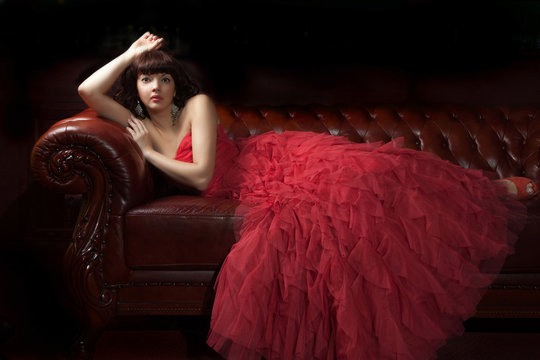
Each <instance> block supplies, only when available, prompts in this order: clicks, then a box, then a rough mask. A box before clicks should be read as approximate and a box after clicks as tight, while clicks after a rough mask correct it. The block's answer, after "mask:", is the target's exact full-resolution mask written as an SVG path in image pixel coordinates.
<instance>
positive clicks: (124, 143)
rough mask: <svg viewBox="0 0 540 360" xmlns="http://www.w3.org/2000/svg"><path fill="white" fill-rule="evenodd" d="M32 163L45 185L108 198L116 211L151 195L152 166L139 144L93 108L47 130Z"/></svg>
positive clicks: (34, 170) (112, 208)
mask: <svg viewBox="0 0 540 360" xmlns="http://www.w3.org/2000/svg"><path fill="white" fill-rule="evenodd" d="M31 168H32V173H33V175H34V178H35V179H37V180H38V181H39V182H40V183H42V184H43V185H45V186H46V187H48V188H50V189H52V190H56V191H60V192H64V193H68V194H81V193H82V194H86V195H87V196H88V197H89V199H88V200H89V201H92V200H91V199H95V200H96V201H98V202H102V201H105V202H108V203H109V205H110V206H109V207H108V208H107V211H108V212H109V213H111V214H114V215H123V214H124V213H125V212H126V211H127V210H129V209H130V208H132V207H134V206H136V205H138V204H140V203H142V202H144V201H147V200H149V199H151V198H153V197H154V188H153V181H152V177H151V173H150V168H149V166H148V165H147V163H146V161H145V159H144V157H143V155H142V153H141V151H140V149H139V147H138V145H137V144H136V143H135V141H134V140H133V139H132V138H131V136H130V135H129V134H128V133H127V132H126V130H125V129H123V128H122V126H120V125H118V124H116V123H114V122H112V121H109V120H104V119H102V118H100V117H98V116H97V115H96V113H95V112H94V111H92V110H91V109H87V110H85V111H83V112H81V113H79V114H77V115H75V116H73V117H71V118H68V119H65V120H61V121H59V122H57V123H56V124H54V125H53V126H52V127H51V128H50V129H49V130H48V131H47V132H45V134H43V135H42V136H41V137H40V139H39V140H38V141H37V142H36V144H35V145H34V148H33V150H32V155H31ZM104 196H105V197H106V198H108V199H110V200H106V199H105V198H104Z"/></svg>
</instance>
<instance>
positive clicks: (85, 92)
mask: <svg viewBox="0 0 540 360" xmlns="http://www.w3.org/2000/svg"><path fill="white" fill-rule="evenodd" d="M77 92H78V93H79V96H80V97H81V98H82V99H83V100H85V101H86V99H88V97H89V96H90V91H89V89H88V86H86V85H85V83H82V84H80V85H79V87H78V88H77Z"/></svg>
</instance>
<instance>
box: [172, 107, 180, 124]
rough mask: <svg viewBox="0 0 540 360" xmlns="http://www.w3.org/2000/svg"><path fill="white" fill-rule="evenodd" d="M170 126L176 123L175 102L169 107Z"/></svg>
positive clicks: (176, 108)
mask: <svg viewBox="0 0 540 360" xmlns="http://www.w3.org/2000/svg"><path fill="white" fill-rule="evenodd" d="M171 118H172V126H174V125H176V119H177V118H178V106H176V104H175V103H173V104H172V107H171Z"/></svg>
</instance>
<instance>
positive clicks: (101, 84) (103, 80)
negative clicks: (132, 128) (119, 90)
mask: <svg viewBox="0 0 540 360" xmlns="http://www.w3.org/2000/svg"><path fill="white" fill-rule="evenodd" d="M162 44H163V38H160V37H157V36H156V35H153V34H150V33H149V32H147V33H145V34H144V35H143V36H141V37H140V38H139V39H137V40H136V41H135V42H134V43H133V44H132V45H131V46H130V47H129V49H127V50H126V51H125V52H124V53H122V54H121V55H120V56H118V57H117V58H115V59H114V60H112V61H111V62H109V63H107V64H106V65H104V66H103V67H102V68H100V69H99V70H97V71H96V72H95V73H93V74H92V75H90V76H89V77H88V78H87V79H86V80H85V81H83V82H82V83H81V85H79V89H78V91H79V95H80V96H81V98H82V99H83V100H84V102H85V103H86V104H87V105H88V106H89V107H91V108H92V109H94V110H95V111H96V112H97V113H98V115H100V116H103V117H105V118H107V119H110V120H114V121H116V122H118V123H119V124H121V125H122V126H127V125H128V118H129V117H130V115H131V112H130V111H129V110H128V109H126V108H125V107H124V106H122V105H121V104H119V103H118V102H117V101H115V100H114V99H112V98H111V97H110V96H108V95H107V92H108V91H109V90H110V88H111V87H112V85H113V84H114V82H115V81H116V79H118V77H119V76H120V74H122V72H123V71H124V70H125V69H126V68H127V67H128V66H129V65H130V64H131V62H132V61H133V60H134V59H135V58H136V57H137V56H138V55H140V54H142V53H144V52H146V51H150V50H155V49H159V48H160V47H161V45H162Z"/></svg>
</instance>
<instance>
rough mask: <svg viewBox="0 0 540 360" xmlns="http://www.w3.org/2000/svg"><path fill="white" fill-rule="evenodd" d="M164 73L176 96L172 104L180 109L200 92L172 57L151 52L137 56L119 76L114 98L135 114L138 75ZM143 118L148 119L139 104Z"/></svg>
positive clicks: (146, 113) (154, 51)
mask: <svg viewBox="0 0 540 360" xmlns="http://www.w3.org/2000/svg"><path fill="white" fill-rule="evenodd" d="M158 73H165V74H169V75H171V77H172V78H173V80H174V84H175V89H176V95H175V96H174V98H173V102H174V103H175V104H176V106H178V107H179V108H182V107H183V106H184V105H185V104H186V101H187V100H188V99H189V98H191V97H192V96H194V95H197V94H198V93H199V92H200V90H199V87H198V86H197V84H195V83H194V82H193V81H192V80H191V78H190V77H189V76H188V74H187V73H186V72H185V71H184V68H183V66H182V64H181V63H180V62H179V61H178V60H177V59H176V58H175V57H173V56H172V55H170V54H168V53H166V52H165V51H162V50H153V51H148V52H145V53H142V54H141V55H139V56H138V57H137V58H136V59H135V60H134V61H133V62H132V63H131V65H130V66H129V67H128V68H127V69H126V70H125V71H124V72H123V73H122V75H121V76H120V82H119V84H118V85H119V86H118V89H117V91H116V92H115V94H114V98H115V99H116V101H118V102H119V103H120V104H122V105H124V106H125V107H126V108H128V109H129V110H130V111H131V112H132V113H133V114H136V112H135V107H136V106H137V100H138V99H139V94H138V92H137V78H138V76H139V75H140V74H144V75H152V74H158ZM140 104H141V106H142V108H143V114H144V116H145V117H149V115H148V112H147V111H146V108H145V106H144V104H143V103H142V102H141V103H140Z"/></svg>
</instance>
